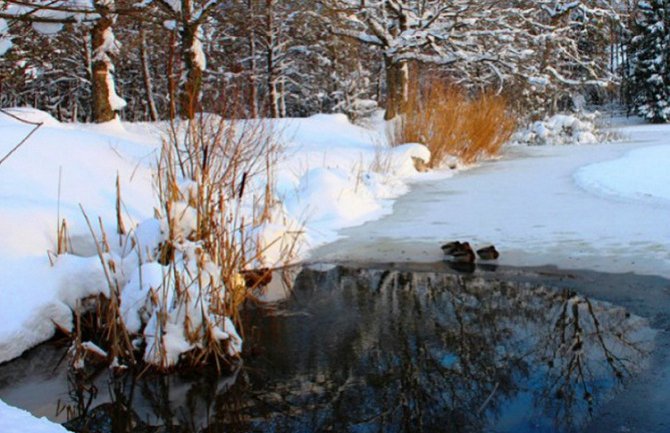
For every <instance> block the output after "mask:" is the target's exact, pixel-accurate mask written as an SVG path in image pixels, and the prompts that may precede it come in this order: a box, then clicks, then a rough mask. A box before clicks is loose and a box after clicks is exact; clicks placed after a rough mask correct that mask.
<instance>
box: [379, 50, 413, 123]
mask: <svg viewBox="0 0 670 433" xmlns="http://www.w3.org/2000/svg"><path fill="white" fill-rule="evenodd" d="M384 67H385V69H386V114H385V115H384V119H386V120H390V119H393V118H394V117H396V116H397V115H398V114H402V113H404V111H405V108H406V105H407V100H408V98H409V64H408V63H407V62H393V61H392V59H391V58H388V57H384Z"/></svg>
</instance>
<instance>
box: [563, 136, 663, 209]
mask: <svg viewBox="0 0 670 433" xmlns="http://www.w3.org/2000/svg"><path fill="white" fill-rule="evenodd" d="M669 166H670V146H655V147H648V148H643V149H638V150H633V151H631V152H629V153H627V154H626V155H625V156H623V157H622V158H618V159H615V160H612V161H606V162H601V163H597V164H591V165H588V166H586V167H583V168H581V169H579V170H578V171H577V172H576V173H575V175H574V176H575V180H576V182H577V184H578V185H580V186H581V187H582V188H584V189H586V190H587V191H593V192H595V193H598V194H603V195H611V196H616V197H620V198H625V199H632V200H642V201H647V202H656V201H659V200H663V201H670V187H669V185H670V170H669V169H668V167H669Z"/></svg>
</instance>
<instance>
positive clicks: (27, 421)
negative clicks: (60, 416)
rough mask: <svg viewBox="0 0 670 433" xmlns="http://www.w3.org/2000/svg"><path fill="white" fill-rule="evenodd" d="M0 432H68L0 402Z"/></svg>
mask: <svg viewBox="0 0 670 433" xmlns="http://www.w3.org/2000/svg"><path fill="white" fill-rule="evenodd" d="M0 432H2V433H26V432H30V433H68V431H67V430H66V429H65V428H64V427H62V426H60V425H58V424H55V423H52V422H51V421H49V420H47V419H46V418H35V417H33V416H32V415H31V414H30V413H28V412H27V411H25V410H23V409H18V408H15V407H12V406H9V405H8V404H6V403H4V402H3V401H2V400H0Z"/></svg>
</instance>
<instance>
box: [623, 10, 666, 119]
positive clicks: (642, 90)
mask: <svg viewBox="0 0 670 433" xmlns="http://www.w3.org/2000/svg"><path fill="white" fill-rule="evenodd" d="M638 7H639V15H638V18H637V20H636V30H637V36H635V37H633V39H632V41H631V46H632V52H633V63H634V65H635V69H634V73H633V92H634V97H633V103H634V105H635V108H636V110H637V112H638V113H639V115H640V116H642V117H644V118H646V119H648V120H650V121H652V122H655V123H660V122H667V121H668V120H670V65H669V64H668V62H670V57H669V53H668V50H670V2H669V1H667V0H650V1H643V2H640V4H639V6H638Z"/></svg>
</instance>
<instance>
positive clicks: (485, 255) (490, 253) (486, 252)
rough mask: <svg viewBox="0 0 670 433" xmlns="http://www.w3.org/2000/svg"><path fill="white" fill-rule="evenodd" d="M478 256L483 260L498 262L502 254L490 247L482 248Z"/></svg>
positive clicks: (478, 251)
mask: <svg viewBox="0 0 670 433" xmlns="http://www.w3.org/2000/svg"><path fill="white" fill-rule="evenodd" d="M477 255H478V256H479V258H480V259H482V260H497V259H498V257H500V253H499V252H498V250H496V247H495V246H493V245H489V246H488V247H484V248H480V249H478V250H477Z"/></svg>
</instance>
